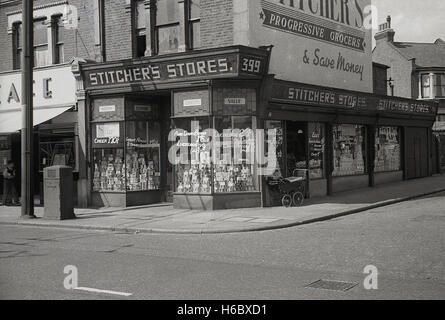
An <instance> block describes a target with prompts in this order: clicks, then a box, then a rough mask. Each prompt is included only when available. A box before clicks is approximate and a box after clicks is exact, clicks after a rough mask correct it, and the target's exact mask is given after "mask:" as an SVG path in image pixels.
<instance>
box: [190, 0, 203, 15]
mask: <svg viewBox="0 0 445 320" xmlns="http://www.w3.org/2000/svg"><path fill="white" fill-rule="evenodd" d="M200 16H201V1H200V0H191V1H190V19H199V18H200Z"/></svg>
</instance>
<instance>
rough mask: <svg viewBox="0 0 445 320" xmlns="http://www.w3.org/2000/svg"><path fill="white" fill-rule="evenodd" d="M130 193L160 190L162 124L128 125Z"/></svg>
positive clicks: (127, 163)
mask: <svg viewBox="0 0 445 320" xmlns="http://www.w3.org/2000/svg"><path fill="white" fill-rule="evenodd" d="M126 134H127V139H126V156H125V167H126V173H127V190H128V191H150V190H159V189H160V184H161V163H160V156H161V142H160V138H161V137H160V134H161V124H160V122H157V121H150V122H147V121H129V122H127V123H126Z"/></svg>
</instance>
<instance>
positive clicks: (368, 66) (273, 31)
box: [249, 0, 372, 93]
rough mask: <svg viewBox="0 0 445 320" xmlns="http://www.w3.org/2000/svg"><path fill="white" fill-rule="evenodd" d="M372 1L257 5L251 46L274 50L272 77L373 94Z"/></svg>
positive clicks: (294, 0)
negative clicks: (273, 75)
mask: <svg viewBox="0 0 445 320" xmlns="http://www.w3.org/2000/svg"><path fill="white" fill-rule="evenodd" d="M370 4H371V0H348V1H340V0H338V1H331V0H255V1H249V5H250V6H251V8H250V10H249V12H251V16H250V21H251V22H250V24H251V25H250V28H249V29H250V30H251V31H250V32H251V35H250V39H252V45H253V46H261V45H270V44H272V45H274V48H273V51H272V58H271V62H270V63H271V64H270V73H273V74H276V76H277V78H279V79H283V80H288V81H296V82H304V83H309V84H313V85H320V86H325V87H334V88H339V89H347V90H353V91H362V92H369V93H370V92H372V52H371V50H372V48H371V46H372V31H371V29H370V28H368V26H367V20H368V16H367V15H369V13H368V8H367V6H368V5H370Z"/></svg>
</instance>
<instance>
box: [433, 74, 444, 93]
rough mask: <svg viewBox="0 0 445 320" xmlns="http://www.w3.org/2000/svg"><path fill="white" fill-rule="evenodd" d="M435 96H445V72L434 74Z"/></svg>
mask: <svg viewBox="0 0 445 320" xmlns="http://www.w3.org/2000/svg"><path fill="white" fill-rule="evenodd" d="M434 87H435V89H436V90H435V92H436V98H445V73H439V74H436V76H435V83H434Z"/></svg>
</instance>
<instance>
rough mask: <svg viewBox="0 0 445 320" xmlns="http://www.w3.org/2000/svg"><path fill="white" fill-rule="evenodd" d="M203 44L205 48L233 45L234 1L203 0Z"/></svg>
mask: <svg viewBox="0 0 445 320" xmlns="http://www.w3.org/2000/svg"><path fill="white" fill-rule="evenodd" d="M201 43H202V47H203V48H215V47H223V46H230V45H233V43H234V38H233V0H201Z"/></svg>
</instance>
